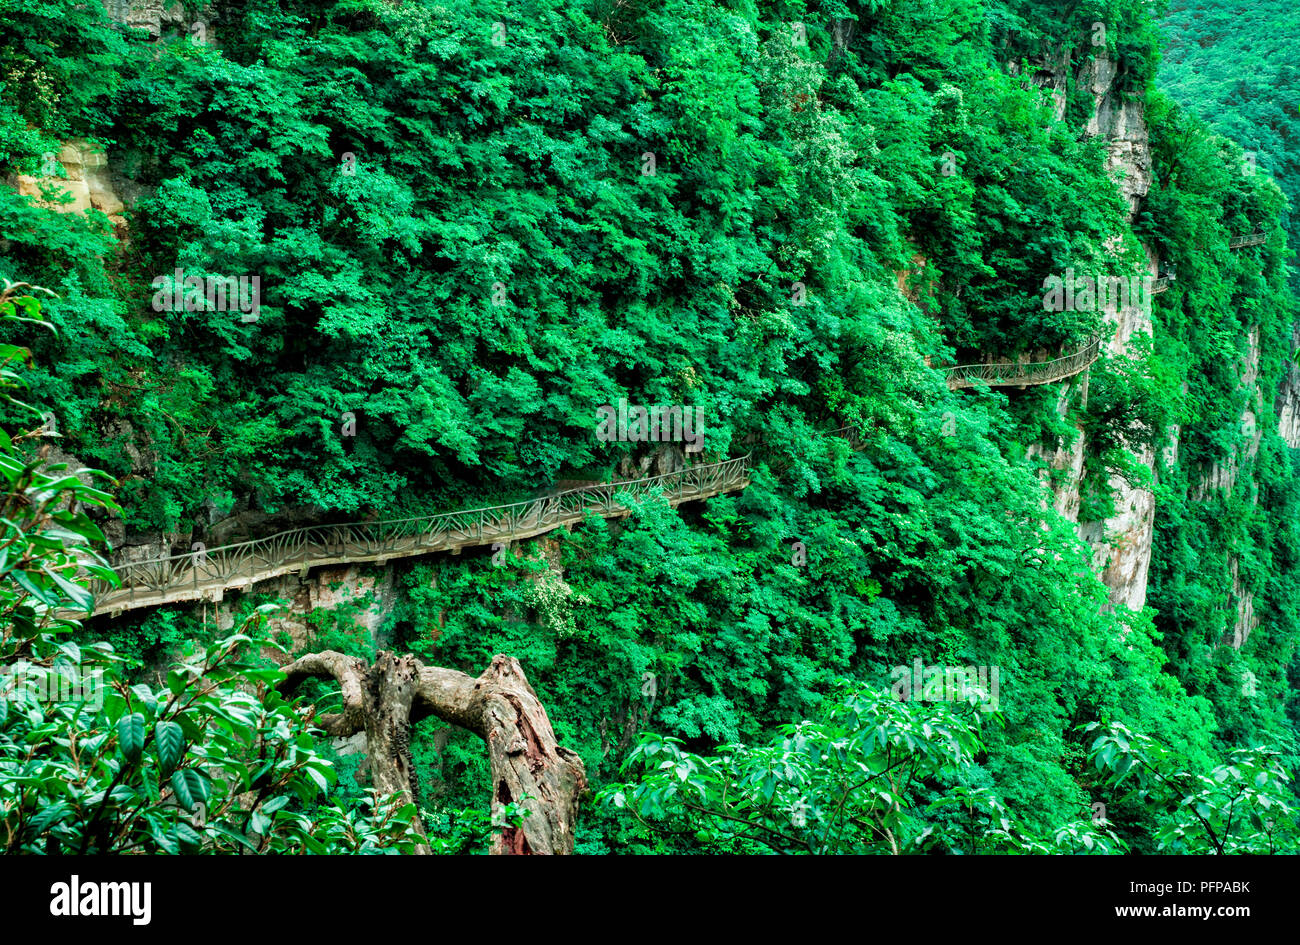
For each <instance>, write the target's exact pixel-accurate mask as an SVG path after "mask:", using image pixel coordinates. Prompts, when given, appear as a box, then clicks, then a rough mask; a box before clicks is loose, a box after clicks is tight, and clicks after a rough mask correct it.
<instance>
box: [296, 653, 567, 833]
mask: <svg viewBox="0 0 1300 945" xmlns="http://www.w3.org/2000/svg"><path fill="white" fill-rule="evenodd" d="M284 672H285V674H286V675H287V676H288V678H287V679H286V680H285V681H284V682H283V683H281V684H280V688H281V689H282V690H284V691H285V692H289V691H292V690H293V689H294V688H295V687H296V686H297V685H298V683H299V682H300V681H301V680H302V679H304V678H307V677H309V676H318V677H320V676H324V677H333V678H335V679H337V680H338V681H339V685H340V687H341V688H342V690H343V711H342V712H341V713H335V714H330V715H325V716H322V717H321V718H320V719H319V720H318V724H319V725H320V726H321V728H323V729H325V731H326V732H327V733H329V734H330V735H334V736H340V735H351V734H353V733H354V732H357V731H361V730H362V729H364V730H365V732H366V737H367V741H368V749H367V750H368V754H369V761H370V766H371V774H372V777H373V778H374V783H375V786H376V787H377V788H380V789H381V790H383V791H386V792H391V791H397V792H399V793H402V794H403V795H404V796H405V797H409V798H411V799H414V797H415V795H416V793H417V782H416V773H415V771H414V769H413V768H412V765H411V759H410V753H409V751H408V746H409V738H410V723H411V722H416V721H419V720H420V719H422V718H425V717H427V716H429V715H433V716H437V717H438V718H440V719H442V720H443V721H445V722H450V723H452V724H453V725H459V726H461V727H462V728H466V729H469V730H470V731H471V732H474V733H475V734H476V735H478V736H479V737H480V738H482V739H483V741H484V742H485V743H486V745H487V749H488V758H489V760H490V762H491V766H492V801H491V805H492V811H493V812H494V813H495V812H496V811H497V810H499V809H500V808H501V806H502V805H504V804H509V803H511V802H518V803H521V804H522V805H523V806H524V807H525V809H527V810H528V812H529V814H528V816H527V817H525V818H524V821H523V825H522V826H521V827H519V828H513V827H512V828H507V829H506V830H504V831H503V832H502V833H501V834H500V835H499V836H498V837H497V839H496V840H495V841H494V843H493V847H492V852H493V853H500V854H519V853H529V854H537V853H542V854H550V853H557V854H564V853H572V852H573V830H574V823H575V821H576V819H577V814H578V804H579V801H580V799H581V796H582V794H583V793H584V792H585V791H586V789H587V777H586V771H585V770H584V768H583V764H582V759H581V758H579V757H578V756H577V754H575V753H574V752H572V751H569V750H568V749H567V748H562V747H560V746H559V745H557V744H556V739H555V731H554V730H553V729H552V728H551V720H550V718H549V717H548V716H547V714H546V710H545V709H544V708H543V707H542V704H541V702H540V701H538V699H537V694H536V693H535V692H534V691H533V688H532V686H530V685H529V684H528V679H527V678H526V677H525V676H524V671H523V669H522V668H521V667H520V665H519V661H518V660H516V659H514V658H512V657H509V656H500V655H498V656H495V657H493V658H492V663H491V665H490V666H488V668H487V669H486V670H484V671H483V673H482V675H480V676H479V677H478V678H477V679H475V678H474V677H472V676H469V675H467V674H465V673H462V672H458V671H457V670H452V669H443V668H440V667H435V666H424V665H422V664H421V663H420V661H419V660H417V659H415V657H413V656H403V657H400V658H399V657H395V656H393V654H391V653H387V652H383V653H380V654H379V656H378V657H377V658H376V660H375V663H374V665H373V666H366V664H365V663H364V662H363V661H361V660H359V659H356V658H354V657H347V656H344V655H343V654H341V653H336V652H334V651H326V652H324V653H312V654H309V655H307V656H304V657H302V658H301V659H298V660H296V661H295V662H293V663H291V664H290V665H289V666H286V667H285V669H284Z"/></svg>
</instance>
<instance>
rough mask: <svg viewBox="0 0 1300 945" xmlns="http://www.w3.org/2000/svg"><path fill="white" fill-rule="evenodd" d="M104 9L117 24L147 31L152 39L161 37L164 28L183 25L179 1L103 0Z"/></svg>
mask: <svg viewBox="0 0 1300 945" xmlns="http://www.w3.org/2000/svg"><path fill="white" fill-rule="evenodd" d="M104 9H105V10H106V11H108V15H109V16H110V17H111V18H112V19H114V20H116V21H117V22H119V23H124V24H126V25H127V26H130V27H132V28H134V29H138V30H148V32H149V35H150V37H152V38H153V39H157V38H158V37H159V36H161V35H162V32H163V28H164V27H169V26H182V25H184V23H185V7H184V5H183V4H182V3H181V2H180V0H104Z"/></svg>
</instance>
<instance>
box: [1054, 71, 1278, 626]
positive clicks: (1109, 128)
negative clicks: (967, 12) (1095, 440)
mask: <svg viewBox="0 0 1300 945" xmlns="http://www.w3.org/2000/svg"><path fill="white" fill-rule="evenodd" d="M1035 66H1036V68H1035V70H1034V71H1033V73H1032V78H1033V81H1034V82H1035V83H1036V84H1038V85H1039V86H1040V87H1042V88H1044V89H1045V90H1046V91H1048V92H1049V93H1050V94H1051V96H1052V98H1053V100H1054V103H1055V107H1056V108H1055V110H1056V114H1057V117H1058V118H1059V117H1062V116H1064V114H1065V105H1066V90H1067V88H1068V83H1067V77H1068V75H1069V74H1070V73H1071V72H1073V75H1074V77H1075V81H1076V84H1077V87H1079V88H1084V89H1086V90H1087V91H1088V93H1089V94H1090V95H1091V96H1092V113H1091V117H1090V118H1089V120H1088V122H1087V128H1086V130H1087V133H1088V134H1090V135H1093V136H1098V137H1100V138H1102V139H1103V140H1104V141H1105V144H1106V149H1107V153H1108V160H1109V169H1110V172H1111V175H1112V177H1113V178H1114V180H1115V182H1116V186H1117V187H1118V188H1119V191H1120V193H1121V195H1122V196H1123V197H1124V199H1125V200H1126V201H1127V202H1128V211H1129V221H1130V223H1131V222H1132V221H1133V220H1134V219H1135V218H1136V216H1137V213H1138V211H1139V209H1140V208H1141V205H1142V201H1143V199H1144V198H1145V196H1146V195H1147V193H1148V192H1149V190H1150V187H1151V181H1152V172H1151V150H1150V142H1149V137H1148V132H1147V127H1146V119H1145V113H1144V107H1143V103H1142V102H1141V101H1128V100H1126V99H1125V97H1124V95H1123V94H1122V93H1121V91H1120V89H1121V87H1122V83H1121V82H1120V79H1122V70H1121V69H1120V68H1118V67H1117V65H1116V64H1115V63H1114V62H1112V61H1110V60H1109V59H1107V58H1105V57H1099V58H1097V59H1095V60H1092V61H1085V62H1083V63H1081V64H1079V65H1078V66H1077V68H1075V67H1074V66H1072V62H1071V55H1070V54H1069V53H1066V54H1064V55H1060V54H1058V55H1055V56H1044V57H1042V58H1041V59H1040V60H1039V61H1038V62H1037V63H1036V64H1035ZM1146 252H1147V271H1148V272H1149V273H1150V274H1151V276H1152V277H1153V278H1154V277H1156V276H1157V275H1158V273H1159V269H1160V265H1159V264H1160V260H1159V259H1157V258H1156V257H1155V255H1154V253H1153V252H1152V251H1151V249H1150V248H1149V247H1147V248H1146ZM1107 322H1108V324H1109V325H1110V326H1113V330H1114V334H1113V337H1112V338H1111V339H1110V341H1109V344H1108V349H1107V351H1108V353H1109V354H1112V355H1118V354H1122V353H1124V352H1125V351H1126V349H1127V347H1128V344H1129V341H1130V340H1131V339H1132V338H1133V337H1134V336H1136V335H1139V334H1150V333H1151V332H1152V329H1153V324H1152V319H1151V313H1150V310H1149V309H1148V308H1145V307H1140V306H1127V307H1121V308H1119V309H1118V310H1116V311H1114V312H1110V313H1107ZM1242 343H1243V348H1244V353H1243V356H1242V357H1241V359H1240V361H1239V363H1238V365H1237V377H1238V384H1237V390H1238V391H1240V392H1242V393H1243V395H1244V399H1243V403H1242V408H1241V415H1240V426H1239V431H1238V432H1239V436H1238V437H1237V442H1236V443H1235V445H1234V446H1233V448H1232V451H1231V452H1230V453H1229V455H1228V456H1227V457H1226V458H1225V459H1223V460H1222V461H1218V462H1214V463H1212V464H1210V465H1209V466H1208V467H1206V468H1205V469H1204V470H1202V471H1200V473H1199V475H1196V476H1193V477H1192V481H1193V483H1194V485H1193V486H1192V489H1191V495H1190V498H1191V499H1192V500H1194V501H1202V500H1204V499H1206V498H1207V497H1208V496H1210V495H1211V494H1213V493H1214V492H1215V491H1216V490H1218V491H1223V492H1231V491H1232V490H1233V489H1234V488H1236V487H1237V485H1238V481H1239V479H1240V476H1241V474H1242V472H1241V471H1242V469H1243V468H1246V467H1247V466H1248V465H1249V464H1250V463H1251V462H1252V461H1253V460H1254V459H1255V457H1256V455H1257V454H1258V451H1259V448H1260V443H1261V440H1262V438H1263V429H1262V427H1261V424H1260V418H1261V417H1262V416H1264V415H1266V413H1267V408H1268V406H1269V405H1267V404H1266V401H1265V398H1264V393H1263V391H1262V390H1261V389H1260V386H1259V374H1260V356H1261V348H1260V330H1259V327H1258V326H1252V327H1251V328H1250V329H1249V330H1248V332H1247V334H1246V337H1245V338H1244V339H1242ZM1297 347H1300V327H1297V329H1296V330H1294V331H1293V335H1292V350H1295V349H1296V348H1297ZM1183 387H1184V392H1186V389H1187V385H1186V383H1184V385H1183ZM1087 390H1088V379H1087V373H1086V372H1085V374H1083V375H1080V376H1079V377H1077V378H1075V379H1074V380H1073V382H1072V383H1071V384H1069V385H1068V386H1063V389H1062V394H1061V399H1060V401H1059V403H1058V410H1059V412H1060V413H1061V415H1062V416H1064V415H1066V413H1067V411H1068V410H1069V408H1070V407H1071V406H1072V405H1074V404H1078V405H1080V406H1084V405H1086V403H1087ZM1273 406H1275V409H1276V411H1277V416H1278V418H1279V433H1280V435H1281V436H1282V437H1283V439H1285V440H1286V442H1287V443H1288V444H1289V445H1290V446H1292V447H1300V368H1298V367H1296V366H1294V365H1293V366H1291V368H1290V369H1289V370H1288V371H1287V374H1286V376H1285V377H1284V379H1283V381H1282V384H1281V387H1280V389H1279V391H1278V392H1277V397H1276V399H1275V404H1274V405H1273ZM1076 429H1077V436H1076V437H1075V439H1074V442H1073V443H1064V442H1058V443H1056V444H1054V445H1045V444H1040V445H1039V446H1038V447H1037V448H1036V449H1035V450H1034V451H1033V452H1034V453H1035V454H1036V455H1038V456H1040V457H1042V458H1044V459H1045V460H1046V461H1047V463H1048V466H1049V468H1050V472H1051V480H1052V487H1053V493H1054V505H1055V507H1056V509H1057V510H1058V511H1059V512H1060V513H1061V514H1062V515H1064V516H1066V517H1067V518H1069V519H1070V520H1072V521H1075V522H1077V523H1078V533H1079V535H1080V537H1081V538H1083V539H1084V540H1085V541H1087V542H1088V544H1089V545H1090V546H1091V548H1092V550H1093V555H1094V567H1095V568H1096V570H1097V573H1098V574H1099V575H1100V577H1101V579H1102V580H1103V582H1104V583H1105V584H1106V586H1107V587H1108V588H1109V589H1110V602H1111V605H1112V606H1119V605H1124V606H1127V607H1129V608H1131V609H1133V610H1138V609H1141V608H1142V606H1143V605H1144V604H1145V603H1146V595H1147V578H1148V574H1149V571H1150V565H1151V548H1152V536H1153V528H1154V520H1155V494H1154V492H1153V491H1152V489H1149V488H1141V487H1135V486H1133V485H1131V484H1130V483H1128V482H1127V481H1126V480H1123V479H1121V478H1118V477H1112V478H1111V479H1110V480H1109V482H1108V483H1107V484H1106V486H1107V488H1108V489H1109V491H1110V494H1111V496H1112V497H1113V501H1114V509H1115V511H1114V514H1113V515H1111V516H1110V517H1108V518H1106V519H1105V520H1104V521H1083V522H1079V512H1080V507H1081V504H1082V502H1081V495H1082V494H1086V493H1087V492H1088V491H1090V490H1091V489H1092V488H1094V485H1093V484H1090V483H1087V482H1085V481H1084V480H1085V477H1086V475H1087V473H1086V472H1085V470H1084V456H1085V454H1086V450H1087V448H1088V431H1087V430H1086V429H1083V428H1076ZM1181 433H1182V431H1181V430H1180V429H1179V428H1178V427H1177V426H1176V425H1175V426H1172V427H1170V428H1168V429H1166V430H1165V431H1163V437H1162V439H1163V445H1162V447H1161V452H1162V454H1163V460H1164V464H1165V466H1166V467H1173V466H1174V465H1175V464H1176V463H1177V461H1178V456H1179V440H1180V436H1181ZM1135 455H1136V457H1137V459H1138V461H1139V462H1140V463H1141V464H1142V465H1143V466H1145V467H1147V468H1148V469H1149V470H1151V479H1152V482H1156V481H1157V480H1158V477H1159V472H1158V470H1157V469H1156V463H1155V459H1156V451H1155V450H1154V449H1150V448H1144V449H1140V450H1136V451H1135ZM1226 565H1227V572H1228V575H1229V576H1230V578H1231V591H1230V592H1229V593H1230V597H1229V601H1228V606H1229V609H1230V611H1232V612H1233V614H1234V618H1233V624H1232V627H1231V630H1230V633H1229V635H1228V636H1227V637H1226V638H1225V642H1230V644H1231V645H1232V646H1234V647H1241V646H1242V645H1243V644H1244V643H1245V642H1246V641H1247V640H1248V639H1249V637H1250V634H1251V631H1252V630H1253V629H1254V628H1255V626H1256V625H1257V624H1258V617H1256V616H1255V608H1254V594H1253V592H1251V591H1249V590H1248V589H1246V588H1245V587H1244V586H1243V583H1242V580H1241V577H1240V573H1239V562H1238V560H1237V558H1236V556H1234V555H1229V556H1228V560H1227V561H1226Z"/></svg>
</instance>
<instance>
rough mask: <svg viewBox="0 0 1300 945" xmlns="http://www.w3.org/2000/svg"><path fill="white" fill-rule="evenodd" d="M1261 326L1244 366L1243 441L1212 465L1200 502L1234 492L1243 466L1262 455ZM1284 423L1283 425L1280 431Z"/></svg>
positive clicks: (1199, 490)
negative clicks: (1212, 494)
mask: <svg viewBox="0 0 1300 945" xmlns="http://www.w3.org/2000/svg"><path fill="white" fill-rule="evenodd" d="M1259 353H1260V352H1259V326H1258V325H1257V326H1255V327H1254V328H1252V329H1251V330H1250V334H1249V335H1248V336H1247V344H1246V356H1245V359H1244V360H1243V362H1242V364H1241V365H1240V372H1239V375H1238V376H1239V378H1240V380H1239V381H1238V390H1242V391H1246V392H1247V397H1248V399H1247V402H1246V403H1245V404H1244V405H1243V406H1242V409H1241V427H1240V431H1241V440H1240V442H1239V443H1238V444H1237V445H1236V446H1234V447H1233V451H1232V453H1230V454H1229V456H1228V458H1227V461H1226V462H1222V463H1221V462H1218V461H1217V460H1216V461H1215V462H1214V463H1211V464H1210V468H1209V469H1208V470H1206V472H1205V475H1204V476H1202V478H1201V481H1200V482H1199V483H1197V485H1196V487H1195V488H1194V489H1193V490H1192V498H1193V499H1196V500H1197V501H1200V500H1201V499H1204V498H1205V497H1206V495H1208V494H1209V493H1210V491H1211V490H1221V491H1223V492H1231V491H1232V490H1233V488H1235V487H1236V485H1237V475H1238V473H1239V472H1240V470H1241V467H1242V465H1244V464H1245V463H1249V462H1250V461H1251V460H1253V459H1254V458H1255V456H1256V455H1257V454H1258V453H1259V444H1260V441H1261V440H1262V439H1263V437H1264V431H1263V430H1262V429H1260V427H1259V420H1258V411H1260V410H1261V409H1262V408H1263V403H1264V394H1263V392H1262V391H1261V390H1260V389H1259ZM1280 427H1281V423H1280V422H1279V428H1280Z"/></svg>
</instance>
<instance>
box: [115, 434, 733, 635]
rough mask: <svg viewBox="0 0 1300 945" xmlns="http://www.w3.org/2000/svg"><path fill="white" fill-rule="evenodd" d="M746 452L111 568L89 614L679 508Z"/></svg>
mask: <svg viewBox="0 0 1300 945" xmlns="http://www.w3.org/2000/svg"><path fill="white" fill-rule="evenodd" d="M751 457H752V454H746V455H745V456H742V457H739V458H736V459H728V460H724V461H722V462H720V463H712V464H709V465H706V466H690V467H687V468H684V469H681V470H679V471H677V472H674V473H667V474H665V475H661V476H649V477H647V478H644V479H631V480H626V481H623V482H609V483H599V484H597V485H592V486H584V487H582V488H579V489H570V490H567V491H565V492H559V493H556V494H554V495H548V496H542V497H539V498H536V499H530V500H527V501H524V502H514V503H511V504H509V505H495V506H487V507H483V508H475V509H464V510H461V511H457V512H443V513H439V514H435V515H426V516H419V517H416V518H400V519H386V520H382V521H374V522H348V523H345V524H340V525H312V526H307V527H305V528H294V529H291V530H289V531H283V532H278V533H276V534H274V535H269V536H267V537H266V538H258V539H254V540H253V541H243V542H238V543H236V544H230V545H222V546H220V547H217V548H209V549H207V550H205V551H194V552H190V553H188V554H177V555H166V556H164V557H159V558H151V559H149V560H147V561H134V562H129V563H124V564H120V565H117V566H115V567H114V569H113V570H114V571H116V572H117V575H118V577H119V578H120V579H121V582H122V583H121V586H120V587H116V588H115V587H113V586H112V585H111V584H110V583H109V582H107V581H102V580H95V581H92V582H91V585H90V589H91V593H92V594H93V595H94V598H95V607H94V611H93V612H94V613H95V614H102V613H108V612H113V611H122V610H131V609H133V608H136V607H155V606H157V605H159V604H168V603H175V602H178V601H186V600H201V599H203V598H215V599H220V594H221V593H222V592H224V591H225V590H227V589H230V588H239V587H248V586H251V585H253V584H256V583H257V582H259V581H265V580H268V579H269V578H274V577H278V576H280V575H283V574H289V573H291V572H293V571H302V570H305V569H307V568H311V567H316V566H320V565H332V564H356V563H364V562H375V563H381V562H384V561H387V560H388V559H389V558H400V557H409V556H411V555H422V554H428V553H430V552H437V551H451V550H455V549H459V548H465V547H469V546H475V545H485V544H489V543H492V542H496V541H506V542H509V541H518V540H522V539H525V538H532V537H534V536H536V535H540V534H542V533H543V532H548V531H551V530H552V529H554V528H557V527H559V526H560V525H565V524H569V523H572V522H579V521H581V520H582V519H583V518H584V517H585V516H586V515H587V513H588V512H595V513H596V514H597V515H600V516H601V517H603V518H616V517H620V516H623V515H626V514H628V512H629V511H630V510H629V508H628V507H627V506H626V505H624V504H623V503H621V502H619V501H618V497H619V496H620V495H631V496H633V497H636V498H640V497H642V496H646V495H649V494H651V493H655V492H660V493H662V494H663V495H664V496H665V497H666V498H667V499H668V501H669V502H670V503H671V504H673V505H677V504H679V503H681V502H691V501H695V500H698V499H706V498H709V497H710V496H715V495H720V494H721V493H724V492H734V491H736V490H738V489H743V488H744V487H745V486H747V485H748V484H749V472H750V460H751Z"/></svg>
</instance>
